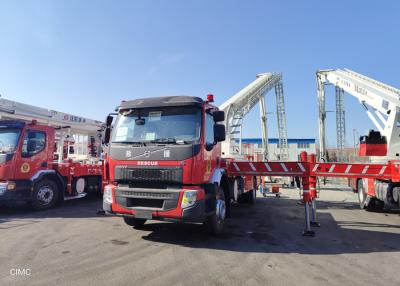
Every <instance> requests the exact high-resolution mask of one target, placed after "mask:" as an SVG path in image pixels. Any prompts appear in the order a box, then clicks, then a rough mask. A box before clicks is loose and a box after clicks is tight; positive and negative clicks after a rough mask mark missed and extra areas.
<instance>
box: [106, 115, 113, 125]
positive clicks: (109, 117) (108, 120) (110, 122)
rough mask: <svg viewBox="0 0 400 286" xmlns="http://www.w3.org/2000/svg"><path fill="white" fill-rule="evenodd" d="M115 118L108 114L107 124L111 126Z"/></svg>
mask: <svg viewBox="0 0 400 286" xmlns="http://www.w3.org/2000/svg"><path fill="white" fill-rule="evenodd" d="M113 120H114V117H113V116H112V115H108V116H107V118H106V126H107V127H110V126H111V124H112V122H113Z"/></svg>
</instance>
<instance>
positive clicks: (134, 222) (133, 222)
mask: <svg viewBox="0 0 400 286" xmlns="http://www.w3.org/2000/svg"><path fill="white" fill-rule="evenodd" d="M124 222H125V223H126V224H127V225H130V226H133V227H134V228H141V227H143V225H144V224H145V223H146V219H143V218H134V217H128V216H124Z"/></svg>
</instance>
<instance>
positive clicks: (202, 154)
mask: <svg viewBox="0 0 400 286" xmlns="http://www.w3.org/2000/svg"><path fill="white" fill-rule="evenodd" d="M131 117H132V118H131ZM152 117H157V118H152ZM127 120H130V122H131V123H130V125H126V124H124V123H121V122H126V121H127ZM143 120H144V121H143ZM223 120H224V116H223V112H222V111H218V109H217V108H216V107H215V106H213V105H211V103H210V101H208V100H206V101H203V100H202V99H200V98H197V97H186V96H179V97H163V98H149V99H140V100H133V101H127V102H123V103H122V104H121V106H119V108H118V117H117V119H116V120H115V123H114V126H113V127H112V128H113V131H112V135H111V137H112V139H111V142H110V144H109V147H108V148H109V149H108V151H107V155H106V158H105V161H106V162H105V165H104V166H105V169H104V173H105V180H107V181H109V182H111V184H109V185H107V186H106V187H105V190H104V200H103V207H104V210H105V211H106V212H108V213H112V214H117V215H121V216H123V217H124V220H125V222H126V223H127V224H130V225H134V226H139V225H141V224H143V223H144V221H145V220H147V219H155V220H171V221H183V222H200V223H201V222H204V223H205V224H206V225H207V226H208V227H209V229H210V230H211V231H213V232H219V231H220V230H221V229H222V226H223V221H224V219H225V216H226V215H227V216H229V206H230V202H231V199H232V198H233V196H232V192H233V182H234V178H231V177H229V175H228V174H227V172H226V169H225V164H226V161H225V159H223V158H221V146H220V143H219V141H222V140H224V138H225V129H224V125H222V124H218V122H221V121H223ZM138 123H139V124H142V123H143V125H138ZM108 128H111V127H110V126H109V127H108ZM146 128H147V129H146ZM141 129H145V131H143V132H145V134H144V135H143V133H141V134H142V135H140V134H139V131H137V130H141ZM149 130H151V131H149ZM153 130H156V131H153ZM222 133H223V134H222ZM121 134H122V135H121ZM129 134H130V135H129ZM190 134H191V135H190ZM119 135H121V136H119ZM136 135H138V137H135V136H136ZM222 135H223V136H222ZM129 136H130V137H129ZM141 136H142V137H141ZM106 137H107V136H106ZM139 137H140V138H142V140H141V139H139ZM118 138H119V139H121V140H117V139H118ZM132 138H136V139H134V140H133V139H132ZM143 138H144V139H143ZM210 138H212V139H210ZM146 139H147V140H146ZM243 185H244V184H243V183H242V189H243ZM242 192H244V191H242Z"/></svg>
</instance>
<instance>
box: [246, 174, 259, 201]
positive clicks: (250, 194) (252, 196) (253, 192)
mask: <svg viewBox="0 0 400 286" xmlns="http://www.w3.org/2000/svg"><path fill="white" fill-rule="evenodd" d="M247 194H248V199H249V203H250V204H251V205H255V204H256V201H257V178H256V177H253V189H252V190H251V191H249V192H248V193H247Z"/></svg>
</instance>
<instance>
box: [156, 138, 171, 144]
mask: <svg viewBox="0 0 400 286" xmlns="http://www.w3.org/2000/svg"><path fill="white" fill-rule="evenodd" d="M150 143H164V144H175V143H176V140H175V138H157V139H154V140H151V141H150Z"/></svg>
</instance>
